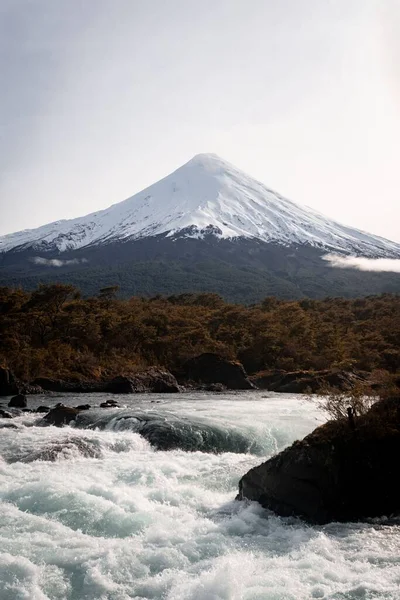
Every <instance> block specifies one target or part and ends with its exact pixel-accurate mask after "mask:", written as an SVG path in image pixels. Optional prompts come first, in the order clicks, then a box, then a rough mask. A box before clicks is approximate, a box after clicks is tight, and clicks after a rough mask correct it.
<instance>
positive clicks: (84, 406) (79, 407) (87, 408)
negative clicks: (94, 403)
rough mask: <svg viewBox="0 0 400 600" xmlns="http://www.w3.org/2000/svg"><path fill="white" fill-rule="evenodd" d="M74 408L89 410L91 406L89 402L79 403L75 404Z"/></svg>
mask: <svg viewBox="0 0 400 600" xmlns="http://www.w3.org/2000/svg"><path fill="white" fill-rule="evenodd" d="M75 408H76V410H89V409H90V408H91V406H90V404H79V405H78V406H75Z"/></svg>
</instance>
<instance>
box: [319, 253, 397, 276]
mask: <svg viewBox="0 0 400 600" xmlns="http://www.w3.org/2000/svg"><path fill="white" fill-rule="evenodd" d="M324 260H326V261H328V262H329V263H330V265H331V266H332V267H338V268H339V269H358V270H359V271H377V272H386V273H400V259H398V258H366V257H365V256H338V255H337V254H327V255H326V256H324Z"/></svg>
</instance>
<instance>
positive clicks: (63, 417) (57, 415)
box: [43, 405, 81, 427]
mask: <svg viewBox="0 0 400 600" xmlns="http://www.w3.org/2000/svg"><path fill="white" fill-rule="evenodd" d="M80 412H81V411H80V410H78V409H77V408H71V407H70V406H62V405H61V406H56V407H55V408H53V409H52V410H51V411H50V412H48V413H47V415H46V416H45V417H43V421H44V422H45V423H46V425H55V426H56V427H61V426H62V425H68V423H70V422H71V421H75V419H76V417H77V416H78V415H79V413H80Z"/></svg>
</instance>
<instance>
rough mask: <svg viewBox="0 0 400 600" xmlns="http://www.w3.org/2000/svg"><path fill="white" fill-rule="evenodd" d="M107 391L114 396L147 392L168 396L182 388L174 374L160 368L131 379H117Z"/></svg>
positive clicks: (110, 383)
mask: <svg viewBox="0 0 400 600" xmlns="http://www.w3.org/2000/svg"><path fill="white" fill-rule="evenodd" d="M107 391H108V392H112V393H114V394H135V393H136V394H138V393H146V392H155V393H160V394H168V393H178V392H180V391H181V388H180V386H179V384H178V382H177V380H176V379H175V377H174V376H173V375H172V373H170V372H169V371H165V370H163V369H159V368H158V367H152V368H150V369H146V371H142V372H140V373H136V374H135V375H132V376H129V377H125V376H119V377H115V378H114V379H113V380H112V381H110V382H109V384H108V387H107Z"/></svg>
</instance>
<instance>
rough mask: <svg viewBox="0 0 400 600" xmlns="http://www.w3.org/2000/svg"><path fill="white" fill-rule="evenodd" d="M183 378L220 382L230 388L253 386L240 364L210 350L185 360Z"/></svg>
mask: <svg viewBox="0 0 400 600" xmlns="http://www.w3.org/2000/svg"><path fill="white" fill-rule="evenodd" d="M182 375H183V377H184V378H185V379H187V380H190V381H195V382H197V383H201V384H222V385H223V386H226V387H227V388H228V389H230V390H251V389H254V388H255V386H254V385H253V384H252V383H251V382H250V381H249V379H248V377H247V373H246V371H245V370H244V367H243V365H242V364H240V363H239V362H236V361H231V360H226V359H225V358H222V356H219V355H218V354H212V353H211V352H208V353H205V354H200V356H195V357H194V358H190V359H189V360H187V361H186V362H185V363H184V365H183V367H182Z"/></svg>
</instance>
